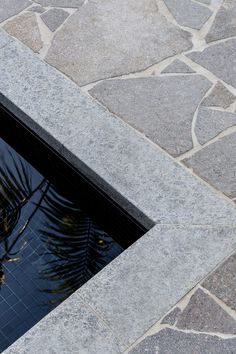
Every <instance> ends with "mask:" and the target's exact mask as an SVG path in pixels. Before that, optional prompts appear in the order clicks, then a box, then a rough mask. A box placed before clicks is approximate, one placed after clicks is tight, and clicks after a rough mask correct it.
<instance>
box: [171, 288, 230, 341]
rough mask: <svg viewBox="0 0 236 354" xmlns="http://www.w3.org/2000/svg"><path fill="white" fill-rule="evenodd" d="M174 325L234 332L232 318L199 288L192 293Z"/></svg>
mask: <svg viewBox="0 0 236 354" xmlns="http://www.w3.org/2000/svg"><path fill="white" fill-rule="evenodd" d="M176 327H177V328H180V329H188V330H194V331H198V332H213V333H217V332H218V333H225V334H236V321H235V320H234V318H233V317H231V316H230V315H229V314H228V313H227V312H225V311H224V310H223V309H222V307H221V306H219V305H218V304H217V303H216V302H215V301H214V300H213V299H212V298H211V297H210V296H209V295H207V294H205V293H204V292H203V291H202V290H201V289H198V290H197V291H196V292H195V293H194V294H193V295H192V297H191V299H190V301H189V303H188V305H187V307H186V308H185V309H184V310H183V312H182V314H181V316H179V318H178V322H177V324H176Z"/></svg>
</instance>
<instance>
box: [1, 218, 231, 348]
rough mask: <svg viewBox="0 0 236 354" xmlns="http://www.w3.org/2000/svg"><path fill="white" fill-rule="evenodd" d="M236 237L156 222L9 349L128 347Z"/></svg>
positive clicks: (219, 230) (226, 251)
mask: <svg viewBox="0 0 236 354" xmlns="http://www.w3.org/2000/svg"><path fill="white" fill-rule="evenodd" d="M235 236H236V228H231V227H228V228H226V227H225V228H221V227H209V228H206V227H205V226H178V225H156V226H155V227H154V228H153V229H152V230H150V231H149V232H148V233H147V234H146V235H145V236H143V237H142V238H141V239H139V240H138V241H137V242H136V243H135V244H134V245H132V246H131V247H130V248H129V249H128V250H126V251H125V252H123V253H122V254H121V255H120V256H119V257H117V258H116V259H115V260H114V261H113V262H111V263H110V264H109V265H108V266H107V267H105V268H104V269H103V270H102V271H101V272H100V273H98V274H97V275H96V276H95V277H93V278H92V279H91V280H90V281H89V282H88V283H87V284H85V285H84V286H83V287H81V288H80V289H79V290H78V291H76V292H75V293H74V294H73V295H72V296H71V297H70V298H69V299H68V300H66V301H65V302H64V303H62V304H61V305H60V306H59V307H58V308H57V309H56V310H54V311H52V312H51V313H50V314H49V315H48V316H46V317H45V318H44V319H43V320H41V321H40V322H39V323H38V324H37V325H36V326H34V327H33V328H32V329H31V330H30V331H28V332H27V333H26V334H25V335H24V336H23V337H21V338H20V339H19V340H18V341H17V342H15V343H14V344H13V345H12V346H11V347H9V348H8V349H7V350H6V351H5V352H4V354H30V353H34V354H41V353H44V354H52V353H57V354H59V353H60V354H61V353H63V354H64V353H65V354H67V353H74V354H75V353H80V354H100V353H101V354H113V353H121V352H123V351H124V350H125V349H127V348H128V347H129V346H130V345H131V344H132V343H133V342H134V341H136V340H137V339H138V338H139V337H140V336H141V335H143V334H144V332H146V331H147V330H148V329H149V328H150V327H151V326H152V325H154V324H155V323H156V322H157V321H158V320H159V319H160V318H161V317H162V316H163V315H164V314H166V312H167V311H169V310H170V309H171V308H172V307H173V306H174V305H175V304H176V303H177V302H178V301H179V299H181V298H182V297H183V296H184V295H185V294H186V293H187V292H188V291H190V290H191V289H192V287H194V286H195V285H196V283H197V282H199V281H200V280H202V279H203V278H204V276H205V275H206V274H208V273H209V272H210V271H211V270H212V269H214V268H215V267H216V266H217V265H218V264H219V262H220V261H221V260H222V259H223V258H224V257H226V256H227V255H228V254H230V253H231V252H232V251H233V250H234V249H235V248H236V237H235Z"/></svg>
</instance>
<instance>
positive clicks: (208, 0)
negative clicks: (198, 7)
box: [196, 0, 211, 5]
mask: <svg viewBox="0 0 236 354" xmlns="http://www.w3.org/2000/svg"><path fill="white" fill-rule="evenodd" d="M196 1H197V2H201V3H203V4H206V5H211V0H196Z"/></svg>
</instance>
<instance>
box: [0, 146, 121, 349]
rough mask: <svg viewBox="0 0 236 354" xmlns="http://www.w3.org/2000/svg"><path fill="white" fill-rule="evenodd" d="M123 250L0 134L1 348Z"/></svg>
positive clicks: (79, 206)
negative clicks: (1, 137)
mask: <svg viewBox="0 0 236 354" xmlns="http://www.w3.org/2000/svg"><path fill="white" fill-rule="evenodd" d="M55 173H56V171H55ZM122 251H123V249H122V247H121V246H119V245H118V244H117V243H116V242H115V241H114V240H113V239H112V238H111V237H110V236H109V235H108V234H107V233H106V232H105V231H103V230H102V229H101V228H100V227H99V226H98V225H96V224H95V223H94V222H93V220H92V219H91V218H90V217H89V216H88V215H87V214H86V213H85V212H84V211H83V210H81V205H80V198H79V195H76V196H74V197H73V198H71V196H70V197H69V196H68V195H64V193H63V192H61V190H59V189H58V188H57V187H55V186H54V185H52V184H51V183H50V181H48V180H47V179H45V178H44V177H43V176H42V175H41V174H40V173H39V172H38V171H37V170H36V169H34V168H33V167H32V166H31V165H30V164H29V163H27V162H26V161H25V160H24V159H23V158H22V157H20V155H18V154H17V153H16V152H15V151H14V150H13V149H12V148H11V147H10V146H8V145H7V144H6V143H5V142H4V141H3V140H2V139H0V288H1V290H0V320H1V319H2V321H0V323H3V325H4V328H5V327H7V326H8V330H6V329H5V332H6V333H7V334H6V335H5V336H4V328H3V327H1V326H0V331H1V332H2V333H3V338H0V350H1V349H4V346H5V347H6V346H7V345H8V344H10V343H11V342H12V341H13V340H15V339H16V338H17V337H19V335H21V334H22V333H24V332H25V331H26V330H27V329H28V328H30V327H31V326H32V325H33V324H34V323H36V322H37V321H38V320H39V319H40V318H41V317H42V316H44V315H45V314H46V313H48V312H49V311H50V310H51V309H52V308H53V307H55V306H56V305H58V304H59V303H60V302H61V301H62V300H64V299H65V298H66V297H68V296H69V295H70V294H71V293H72V292H74V291H75V290H76V289H78V288H79V287H80V286H81V285H83V284H84V283H85V282H86V281H87V280H88V279H90V278H91V277H92V276H93V275H94V274H96V273H97V272H98V271H99V270H101V269H102V268H103V267H104V266H105V265H106V264H108V263H109V262H110V261H111V260H112V259H114V258H115V257H116V256H117V255H118V254H120V253H121V252H122ZM4 314H5V315H4ZM17 319H18V322H19V319H20V322H21V324H19V323H18V322H17ZM4 321H5V322H4ZM17 323H18V324H17ZM22 323H23V326H22ZM9 326H10V327H9ZM9 329H11V330H10V332H9ZM9 333H10V334H9Z"/></svg>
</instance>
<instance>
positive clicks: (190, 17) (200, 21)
mask: <svg viewBox="0 0 236 354" xmlns="http://www.w3.org/2000/svg"><path fill="white" fill-rule="evenodd" d="M164 1H165V4H166V6H167V7H168V9H169V11H170V12H171V13H172V15H173V16H174V18H175V19H176V21H177V22H178V23H179V24H180V25H181V26H186V27H191V28H194V29H200V28H201V27H202V26H203V25H204V23H205V22H206V21H207V20H208V19H209V17H210V16H211V15H212V11H211V10H210V9H208V8H207V7H205V6H202V5H200V4H198V3H196V2H195V1H192V0H178V1H176V0H164Z"/></svg>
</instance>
